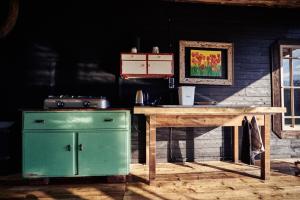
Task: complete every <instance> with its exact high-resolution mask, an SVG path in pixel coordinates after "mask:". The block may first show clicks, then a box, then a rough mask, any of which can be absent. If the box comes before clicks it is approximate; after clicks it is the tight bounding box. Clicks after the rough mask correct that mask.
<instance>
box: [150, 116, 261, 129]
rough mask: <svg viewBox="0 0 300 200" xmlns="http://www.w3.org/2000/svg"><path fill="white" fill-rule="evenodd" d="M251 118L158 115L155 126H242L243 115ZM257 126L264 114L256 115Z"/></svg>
mask: <svg viewBox="0 0 300 200" xmlns="http://www.w3.org/2000/svg"><path fill="white" fill-rule="evenodd" d="M245 116H247V118H248V119H251V118H252V116H253V115H252V116H251V115H239V116H235V115H222V116H218V115H217V116H216V115H215V116H211V115H209V116H206V115H202V116H199V115H179V116H176V115H158V116H156V127H199V126H200V127H204V126H242V121H243V119H244V117H245ZM256 119H257V123H258V125H259V126H263V125H264V116H263V115H256Z"/></svg>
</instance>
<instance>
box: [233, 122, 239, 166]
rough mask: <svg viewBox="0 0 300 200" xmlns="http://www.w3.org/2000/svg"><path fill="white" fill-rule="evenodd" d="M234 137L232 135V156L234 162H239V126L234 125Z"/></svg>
mask: <svg viewBox="0 0 300 200" xmlns="http://www.w3.org/2000/svg"><path fill="white" fill-rule="evenodd" d="M232 135H233V137H232V143H233V144H232V150H233V152H232V158H233V162H235V163H238V162H239V127H238V126H234V127H233V134H232Z"/></svg>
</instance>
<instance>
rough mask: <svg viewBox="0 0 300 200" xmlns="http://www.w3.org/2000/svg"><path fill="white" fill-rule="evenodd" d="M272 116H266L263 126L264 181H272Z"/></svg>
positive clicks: (262, 164) (262, 172)
mask: <svg viewBox="0 0 300 200" xmlns="http://www.w3.org/2000/svg"><path fill="white" fill-rule="evenodd" d="M270 123H271V116H270V115H265V125H264V126H262V131H261V132H262V141H263V144H264V147H265V152H264V153H262V157H261V178H262V179H263V180H269V179H270V169H271V167H270V135H271V124H270Z"/></svg>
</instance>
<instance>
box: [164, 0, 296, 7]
mask: <svg viewBox="0 0 300 200" xmlns="http://www.w3.org/2000/svg"><path fill="white" fill-rule="evenodd" d="M165 1H171V2H175V3H176V2H178V3H201V4H215V5H235V6H259V7H286V8H299V7H300V0H165Z"/></svg>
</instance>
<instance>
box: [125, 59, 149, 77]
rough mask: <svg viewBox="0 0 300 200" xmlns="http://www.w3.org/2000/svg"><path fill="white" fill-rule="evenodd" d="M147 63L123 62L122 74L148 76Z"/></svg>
mask: <svg viewBox="0 0 300 200" xmlns="http://www.w3.org/2000/svg"><path fill="white" fill-rule="evenodd" d="M146 66H147V65H146V61H136V60H135V61H128V60H123V61H122V74H146V73H147V68H146Z"/></svg>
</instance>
